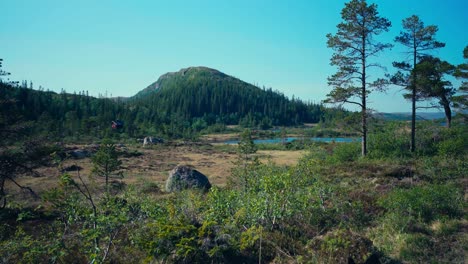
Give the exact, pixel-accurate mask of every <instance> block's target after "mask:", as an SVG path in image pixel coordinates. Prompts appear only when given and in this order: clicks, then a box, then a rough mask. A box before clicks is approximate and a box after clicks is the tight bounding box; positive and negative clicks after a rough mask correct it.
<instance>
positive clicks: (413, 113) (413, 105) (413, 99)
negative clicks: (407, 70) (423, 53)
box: [410, 40, 417, 152]
mask: <svg viewBox="0 0 468 264" xmlns="http://www.w3.org/2000/svg"><path fill="white" fill-rule="evenodd" d="M413 43H414V48H413V70H414V68H415V67H416V56H417V53H416V40H414V42H413ZM411 87H412V94H411V146H410V151H411V152H414V151H415V150H416V77H415V76H414V75H413V80H411Z"/></svg>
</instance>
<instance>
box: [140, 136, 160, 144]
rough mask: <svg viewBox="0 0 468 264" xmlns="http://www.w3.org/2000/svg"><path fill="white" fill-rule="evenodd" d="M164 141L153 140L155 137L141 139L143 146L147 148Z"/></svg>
mask: <svg viewBox="0 0 468 264" xmlns="http://www.w3.org/2000/svg"><path fill="white" fill-rule="evenodd" d="M163 142H164V140H163V139H162V138H155V137H145V138H144V139H143V146H149V145H153V144H157V143H163Z"/></svg>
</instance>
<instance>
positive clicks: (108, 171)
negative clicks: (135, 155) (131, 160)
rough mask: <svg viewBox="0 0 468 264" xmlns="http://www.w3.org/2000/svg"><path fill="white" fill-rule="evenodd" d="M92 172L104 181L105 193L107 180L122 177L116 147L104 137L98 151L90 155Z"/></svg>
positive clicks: (107, 186)
mask: <svg viewBox="0 0 468 264" xmlns="http://www.w3.org/2000/svg"><path fill="white" fill-rule="evenodd" d="M92 162H93V170H92V172H93V174H95V175H97V176H99V177H103V178H104V179H105V182H106V193H107V194H109V180H110V179H112V178H118V179H121V178H123V175H122V171H121V170H120V169H121V165H122V161H121V160H119V159H118V153H117V150H116V147H115V145H114V143H112V141H110V140H109V139H104V140H103V141H102V143H101V145H100V147H99V150H98V152H97V153H96V154H95V155H94V156H93V157H92Z"/></svg>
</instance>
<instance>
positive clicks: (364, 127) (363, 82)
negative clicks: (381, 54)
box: [361, 36, 367, 157]
mask: <svg viewBox="0 0 468 264" xmlns="http://www.w3.org/2000/svg"><path fill="white" fill-rule="evenodd" d="M361 85H362V92H361V93H362V95H361V96H362V102H361V104H362V109H361V119H362V142H361V155H362V156H363V157H365V156H366V155H367V109H366V107H367V106H366V37H365V36H363V37H362V78H361Z"/></svg>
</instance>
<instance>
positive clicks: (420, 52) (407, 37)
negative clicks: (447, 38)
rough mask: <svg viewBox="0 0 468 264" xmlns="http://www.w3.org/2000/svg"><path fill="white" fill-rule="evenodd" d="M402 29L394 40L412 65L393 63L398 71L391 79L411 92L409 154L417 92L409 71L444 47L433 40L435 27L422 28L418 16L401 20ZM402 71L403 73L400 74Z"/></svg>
mask: <svg viewBox="0 0 468 264" xmlns="http://www.w3.org/2000/svg"><path fill="white" fill-rule="evenodd" d="M402 23H403V29H404V30H405V31H402V32H400V35H398V36H397V37H396V38H395V42H398V43H400V44H402V45H403V46H405V47H406V48H408V53H409V54H410V55H411V59H412V65H411V64H410V63H408V62H406V61H403V62H394V63H393V65H394V66H395V67H396V68H398V69H399V72H397V73H396V74H395V75H394V76H393V77H392V78H391V80H392V82H393V83H394V84H399V85H402V86H405V88H406V89H407V90H409V91H410V92H411V146H410V150H411V152H414V151H415V149H416V100H417V91H416V85H415V80H414V79H412V78H411V71H412V70H414V68H415V67H416V65H417V64H418V62H419V60H420V59H421V58H422V57H423V56H424V55H426V53H427V52H429V51H431V50H434V49H438V48H442V47H445V44H444V43H442V42H438V41H437V40H436V39H435V34H436V33H437V31H438V28H437V26H434V25H430V26H424V23H423V22H422V21H421V20H420V19H419V17H418V16H416V15H413V16H411V17H408V18H406V19H404V20H403V22H402ZM402 71H403V72H402Z"/></svg>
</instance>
